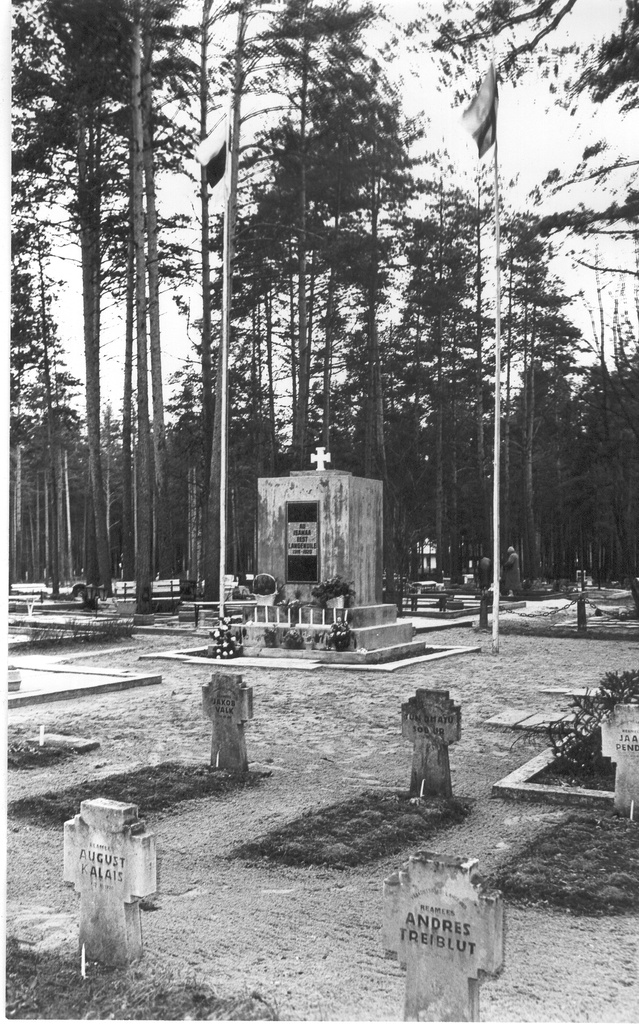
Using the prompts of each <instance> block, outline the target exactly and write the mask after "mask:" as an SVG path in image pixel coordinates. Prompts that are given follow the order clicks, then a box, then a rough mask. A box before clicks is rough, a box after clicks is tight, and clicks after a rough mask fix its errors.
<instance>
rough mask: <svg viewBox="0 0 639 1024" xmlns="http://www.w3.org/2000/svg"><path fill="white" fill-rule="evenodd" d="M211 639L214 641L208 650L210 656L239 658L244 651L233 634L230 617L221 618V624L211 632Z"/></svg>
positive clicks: (219, 658)
mask: <svg viewBox="0 0 639 1024" xmlns="http://www.w3.org/2000/svg"><path fill="white" fill-rule="evenodd" d="M211 639H212V640H213V643H212V644H210V645H209V649H208V651H207V656H208V657H209V658H215V659H217V660H221V659H227V658H237V657H238V656H239V655H240V654H241V653H242V648H241V647H240V646H239V645H238V642H237V639H236V637H235V636H234V635H233V632H232V629H231V620H230V619H220V621H219V624H218V625H217V626H216V628H215V629H214V630H213V631H212V632H211Z"/></svg>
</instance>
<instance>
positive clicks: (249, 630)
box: [242, 619, 415, 651]
mask: <svg viewBox="0 0 639 1024" xmlns="http://www.w3.org/2000/svg"><path fill="white" fill-rule="evenodd" d="M265 626H266V623H263V622H251V621H248V622H245V623H244V625H243V626H242V643H243V644H244V646H246V647H251V648H265V642H264V630H265ZM269 626H271V627H272V628H273V627H274V628H275V630H276V633H277V637H278V646H277V647H276V648H274V649H275V650H281V649H282V648H281V646H280V645H281V641H282V638H283V637H284V634H285V633H286V632H287V631H288V630H289V629H290V628H291V627H289V626H288V624H286V623H280V624H279V625H278V624H276V623H269ZM293 628H295V629H298V630H299V631H300V633H302V634H306V633H308V634H309V635H311V634H313V635H315V636H316V637H324V636H325V635H326V634H327V633H328V632H329V630H330V628H331V627H330V625H329V624H326V625H313V626H310V625H307V626H305V625H304V624H303V623H300V624H298V625H296V626H295V627H293ZM352 629H353V636H354V640H355V642H354V647H355V649H356V650H359V648H364V650H366V651H372V650H379V649H381V648H387V647H396V646H397V645H398V644H400V645H401V644H407V643H410V642H411V641H412V639H413V636H414V633H415V630H414V627H413V624H412V622H411V621H410V619H405V620H400V621H398V622H394V621H393V622H381V623H378V624H377V625H366V626H353V627H352ZM265 649H266V648H265Z"/></svg>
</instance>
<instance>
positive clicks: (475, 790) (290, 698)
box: [7, 628, 639, 1022]
mask: <svg viewBox="0 0 639 1024" xmlns="http://www.w3.org/2000/svg"><path fill="white" fill-rule="evenodd" d="M432 641H433V643H435V644H441V645H446V646H449V645H471V644H477V643H479V644H481V645H482V650H481V652H480V653H474V654H469V655H464V656H463V657H459V658H453V659H449V660H445V661H441V662H434V663H430V664H428V665H427V666H426V665H417V666H407V667H406V668H402V669H401V670H399V671H397V672H394V673H386V672H371V673H368V672H357V671H348V670H344V669H323V670H321V671H318V672H304V671H297V670H295V669H293V670H286V671H280V670H274V669H254V668H245V669H244V670H243V675H244V679H245V682H247V683H248V684H249V685H251V686H252V687H253V693H254V718H253V721H252V722H251V723H250V725H249V726H248V727H247V746H248V751H249V760H250V763H251V768H253V769H259V770H270V771H271V772H272V775H271V776H270V777H269V778H268V779H266V781H265V782H264V783H262V785H261V786H259V787H257V788H255V789H252V790H247V791H243V792H240V793H238V794H237V795H235V796H233V797H231V798H229V799H225V800H220V801H217V800H210V801H209V800H200V801H193V802H190V803H185V804H182V805H181V806H180V807H176V808H175V809H173V810H171V811H170V812H166V813H163V814H161V815H154V816H152V817H149V818H148V820H147V827H148V828H149V829H151V830H152V831H153V832H155V833H156V835H157V840H158V850H159V856H160V872H159V891H158V896H157V898H156V901H155V902H156V903H157V905H158V907H159V909H158V911H157V912H155V913H145V914H144V915H143V929H144V941H145V958H146V959H147V962H149V963H153V962H162V963H169V964H171V966H173V967H174V968H175V969H178V970H184V971H185V972H187V973H188V974H191V975H193V974H195V975H197V976H198V977H201V978H203V979H206V980H207V981H209V982H210V983H211V984H212V985H213V986H214V987H215V988H216V989H217V990H218V991H219V992H220V993H222V994H225V993H233V992H237V991H238V990H241V989H247V990H249V991H251V990H254V989H256V990H258V991H259V992H260V993H261V994H262V995H263V996H264V998H266V999H268V1000H270V1001H272V1002H274V1003H275V1004H276V1006H277V1008H278V1011H279V1014H280V1016H281V1017H282V1018H283V1019H289V1020H353V1021H355V1020H371V1021H373V1020H401V1019H402V1008H403V997H404V985H405V975H404V972H403V970H402V968H401V967H400V966H399V965H398V964H397V962H396V961H393V960H390V959H387V958H386V957H385V955H384V950H383V948H382V945H381V937H380V927H381V922H382V882H383V879H384V878H385V877H386V876H387V875H389V874H390V873H391V872H392V871H393V870H395V869H396V868H397V867H398V866H399V865H400V864H402V863H403V862H404V861H405V860H406V858H407V856H408V854H410V853H411V852H416V851H414V850H411V849H407V850H406V851H404V854H403V855H396V856H394V857H392V858H388V859H387V860H382V861H378V862H376V863H373V864H369V865H366V866H363V867H358V868H354V869H349V870H346V871H333V870H328V869H322V868H293V867H272V866H264V865H261V864H260V865H249V864H247V863H246V862H241V861H227V860H226V859H225V857H226V855H227V854H228V853H229V851H230V850H231V849H232V848H233V847H234V845H235V844H237V843H239V842H242V841H244V840H247V839H250V838H254V837H256V836H257V835H259V834H261V833H264V832H265V831H267V830H268V829H270V828H272V827H273V826H275V825H279V824H281V823H283V822H284V821H286V820H288V819H292V818H294V817H296V816H297V815H299V814H300V813H301V812H302V811H305V810H309V809H312V808H314V807H319V806H324V805H328V804H331V803H333V802H335V801H336V800H339V799H343V798H346V797H349V796H352V795H356V794H357V793H359V792H361V791H362V790H363V789H366V788H370V787H374V786H384V787H385V786H389V787H405V788H407V786H408V782H409V778H410V764H411V748H410V745H409V744H408V743H407V742H406V741H405V740H403V739H402V736H401V728H400V705H401V703H402V701H404V700H406V699H407V698H408V697H410V696H411V695H412V694H413V693H414V691H415V689H416V688H417V687H422V686H427V687H435V688H444V689H448V690H449V691H450V696H451V697H452V698H453V699H455V700H456V701H458V702H460V703H461V705H462V738H461V740H460V742H459V743H457V744H455V745H454V747H451V750H450V760H451V767H452V775H453V788H454V791H455V794H456V795H459V796H466V797H474V798H475V800H476V804H475V806H474V809H473V812H472V814H471V816H470V817H469V819H468V820H467V821H466V822H465V823H464V824H463V825H462V826H460V827H458V828H456V829H454V830H451V831H449V832H445V833H442V834H441V836H440V837H438V840H437V844H436V849H437V850H438V852H441V853H449V854H457V855H465V856H474V857H477V858H478V859H479V863H480V868H481V870H482V872H488V871H490V870H492V869H493V868H494V867H495V866H497V865H498V864H499V863H500V861H502V860H503V859H504V858H505V857H507V856H509V855H512V854H513V853H516V851H517V850H518V849H520V848H522V847H523V846H524V845H525V844H526V843H527V842H528V841H529V840H530V839H531V838H532V837H533V836H534V835H535V834H536V833H538V832H539V831H540V830H542V829H547V828H548V827H549V825H552V823H553V822H556V821H558V820H561V817H562V816H563V815H564V814H565V813H566V812H565V811H564V810H562V809H561V808H557V807H556V806H555V805H550V804H548V805H545V804H518V803H513V802H508V801H502V800H494V799H492V798H491V787H492V785H493V783H494V782H496V781H497V780H499V779H501V778H503V777H504V776H505V775H506V774H508V773H509V772H510V771H512V770H513V769H515V768H517V767H519V766H520V765H521V764H523V763H524V762H525V761H527V760H528V759H529V758H530V757H532V756H533V754H534V753H536V752H537V751H538V750H539V749H541V747H542V746H543V745H544V740H543V737H541V738H540V739H539V740H538V741H537V742H535V743H533V744H531V743H530V742H528V743H527V744H526V743H524V742H522V740H521V739H517V736H516V734H515V733H514V732H512V731H508V730H496V729H493V728H489V727H486V726H485V724H484V723H485V721H486V719H488V718H490V717H491V716H492V715H494V714H496V713H497V712H499V711H502V710H504V709H506V708H522V709H530V710H531V711H549V710H554V709H558V708H561V707H562V706H565V699H564V702H563V703H562V698H559V697H557V696H547V695H544V694H542V693H541V692H540V690H541V687H543V686H549V685H550V686H563V685H566V686H583V685H586V684H590V685H596V684H597V683H598V681H599V680H600V678H601V676H602V675H603V673H604V672H606V671H611V670H620V671H623V670H625V669H629V668H634V667H636V665H637V646H636V644H635V643H633V642H631V641H616V642H605V641H594V640H560V639H545V638H543V639H542V638H534V637H529V636H528V637H515V636H502V638H501V646H500V653H499V654H498V655H496V656H495V655H493V654H492V653H491V649H490V648H491V645H490V637H489V636H487V635H486V634H477V633H474V632H472V631H471V630H470V629H468V628H466V629H461V628H455V629H452V630H447V631H446V632H441V633H435V634H433V635H432ZM112 646H113V645H111V647H112ZM175 646H176V643H175V640H173V639H172V638H168V637H153V638H150V637H147V638H145V639H143V640H140V639H134V640H132V641H127V642H123V644H122V649H121V650H119V651H118V652H117V653H110V654H106V655H101V654H98V653H96V652H95V651H92V652H87V654H86V658H83V659H78V658H77V657H76V658H74V660H73V664H74V665H79V664H81V663H82V661H85V662H86V663H87V664H89V663H91V662H93V663H94V664H95V663H96V659H97V663H99V664H100V666H101V667H106V666H108V665H116V666H126V667H128V668H132V669H135V670H136V671H138V670H140V669H141V668H144V669H148V671H149V672H160V673H161V674H162V676H163V682H162V684H161V685H160V686H153V687H148V688H143V689H134V690H128V691H123V692H119V693H109V694H104V695H101V696H83V697H81V698H77V699H73V700H66V701H62V702H59V703H50V704H43V705H39V706H32V707H26V708H16V709H13V710H11V711H10V712H9V731H10V736H13V737H17V736H19V735H24V734H30V735H37V731H38V727H39V726H40V725H41V724H42V725H44V726H45V727H46V729H47V730H48V731H49V730H50V731H58V730H66V731H71V732H73V733H76V734H79V735H83V736H90V737H95V738H97V739H99V740H100V743H101V747H100V749H99V750H97V751H94V752H93V753H90V754H87V755H84V756H81V757H77V758H75V759H74V760H72V761H67V762H64V763H62V764H60V765H58V766H56V767H55V768H50V769H46V770H37V771H22V772H15V771H14V772H12V773H11V774H10V777H9V783H8V787H9V792H8V796H9V799H14V798H16V797H18V796H22V795H25V794H28V793H33V792H40V791H44V790H47V789H51V788H62V787H64V786H66V785H67V784H69V783H71V782H78V781H80V780H82V779H85V778H91V779H94V778H99V777H100V776H106V775H110V774H112V773H114V772H122V771H126V770H127V769H131V768H134V767H138V766H142V765H146V764H156V763H159V762H161V761H164V760H182V761H185V762H190V763H203V762H207V761H208V759H209V756H210V723H209V722H208V720H207V719H205V718H204V717H203V715H202V711H201V695H200V687H201V685H202V684H203V683H204V682H205V681H207V679H209V678H210V675H211V669H210V668H209V667H208V666H206V665H187V664H184V663H179V662H173V661H166V660H162V659H160V658H158V659H152V660H144V661H140V660H139V654H141V653H149V652H151V653H154V652H157V653H160V652H161V651H162V650H168V649H170V648H175ZM182 646H187V647H188V646H189V643H188V642H187V643H186V644H183V645H182ZM75 650H76V651H77V648H75ZM234 667H236V666H234ZM78 810H79V808H78ZM7 842H8V859H7V875H8V925H7V931H8V934H10V935H12V934H15V935H19V936H23V937H25V936H26V937H30V938H31V940H32V941H38V942H39V943H41V944H43V945H45V946H48V947H53V946H56V945H60V944H62V943H69V944H70V948H71V949H73V948H75V947H74V945H73V944H74V943H77V929H78V911H79V907H78V897H77V896H76V895H75V893H74V892H73V890H72V889H71V888H68V887H67V886H65V885H64V883H63V881H62V846H63V837H62V830H61V829H59V830H58V829H55V830H54V829H48V828H40V827H36V826H33V825H28V826H27V825H25V824H24V823H23V822H21V821H17V820H12V819H11V818H10V819H9V823H8V833H7ZM505 949H506V953H505V964H504V968H503V971H502V972H501V974H500V975H499V976H498V977H497V978H488V979H486V980H485V982H484V984H483V986H482V990H481V997H480V1006H481V1019H482V1020H486V1021H555V1020H556V1021H601V1022H604V1021H605V1022H607V1021H619V1022H622V1021H623V1022H625V1021H639V926H638V921H637V918H636V917H634V916H627V917H616V918H592V919H590V918H577V917H573V916H570V915H567V914H562V913H559V912H551V911H538V910H527V909H521V908H517V907H514V906H507V907H506V941H505Z"/></svg>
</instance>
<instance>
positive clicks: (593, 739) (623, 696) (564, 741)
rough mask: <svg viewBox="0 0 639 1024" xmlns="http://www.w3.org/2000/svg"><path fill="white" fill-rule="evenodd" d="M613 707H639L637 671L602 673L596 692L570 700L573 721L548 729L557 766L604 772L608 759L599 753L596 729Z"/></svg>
mask: <svg viewBox="0 0 639 1024" xmlns="http://www.w3.org/2000/svg"><path fill="white" fill-rule="evenodd" d="M617 704H639V669H631V670H630V671H628V672H621V673H619V672H606V674H605V675H604V676H603V678H602V680H601V682H600V684H599V689H598V690H593V691H592V692H588V693H586V694H584V695H583V696H579V695H575V696H573V697H572V700H571V711H572V712H573V713H574V717H573V718H572V719H570V720H568V721H565V720H564V721H560V722H553V723H552V724H551V725H550V726H549V727H548V735H549V738H550V743H551V745H552V750H553V754H554V756H555V758H556V760H557V762H558V763H560V764H563V765H565V766H566V768H568V769H570V770H572V771H575V772H580V773H585V774H588V773H595V772H599V771H601V770H604V769H605V768H606V767H607V766H608V759H607V758H604V757H603V754H602V753H601V730H600V726H601V723H602V722H603V721H604V720H605V719H606V718H608V716H609V715H610V714H612V712H613V711H614V709H615V706H616V705H617Z"/></svg>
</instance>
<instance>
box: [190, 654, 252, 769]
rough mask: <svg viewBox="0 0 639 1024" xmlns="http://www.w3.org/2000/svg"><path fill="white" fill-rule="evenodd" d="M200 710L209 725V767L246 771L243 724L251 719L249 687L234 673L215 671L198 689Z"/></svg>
mask: <svg viewBox="0 0 639 1024" xmlns="http://www.w3.org/2000/svg"><path fill="white" fill-rule="evenodd" d="M202 709H203V711H204V714H205V715H206V717H207V718H210V719H211V723H212V725H213V736H212V740H211V764H212V765H213V767H214V768H224V769H226V770H227V771H229V772H240V773H242V772H247V771H248V757H247V755H246V740H245V738H244V723H245V722H248V721H249V720H250V719H251V718H252V717H253V687H252V686H246V685H245V684H244V683H243V682H242V676H241V675H238V674H237V673H231V672H229V673H222V672H216V673H214V675H213V676H212V678H211V681H210V682H208V683H205V684H204V685H203V687H202Z"/></svg>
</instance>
